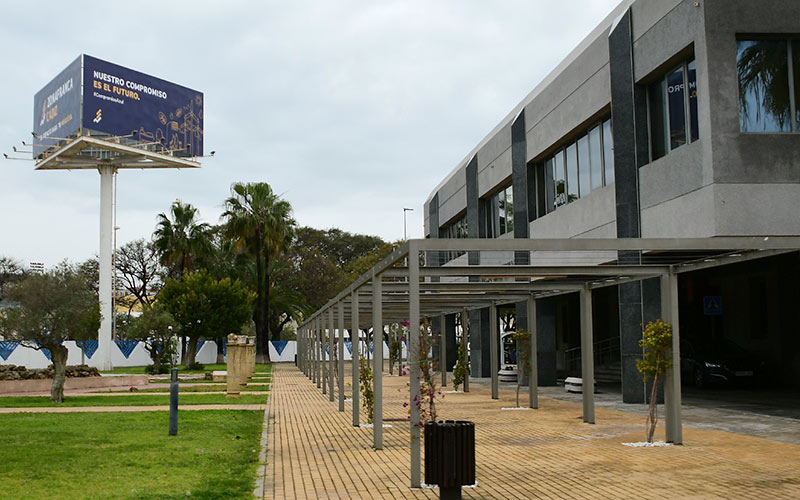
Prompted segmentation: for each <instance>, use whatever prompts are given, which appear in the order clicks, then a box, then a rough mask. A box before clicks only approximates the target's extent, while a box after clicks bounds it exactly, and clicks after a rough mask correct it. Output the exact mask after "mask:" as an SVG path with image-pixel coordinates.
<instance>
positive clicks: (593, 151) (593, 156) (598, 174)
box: [589, 125, 603, 189]
mask: <svg viewBox="0 0 800 500" xmlns="http://www.w3.org/2000/svg"><path fill="white" fill-rule="evenodd" d="M589 160H590V162H591V168H592V189H597V188H599V187H601V186H602V185H603V145H602V144H601V142H600V125H598V126H596V127H595V128H593V129H591V130H590V131H589Z"/></svg>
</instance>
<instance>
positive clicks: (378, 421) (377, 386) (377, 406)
mask: <svg viewBox="0 0 800 500" xmlns="http://www.w3.org/2000/svg"><path fill="white" fill-rule="evenodd" d="M381 284H382V283H381V276H380V275H378V274H375V273H373V274H372V340H373V342H372V345H373V351H372V361H373V368H372V396H373V400H374V402H373V407H372V447H373V448H375V449H376V450H382V449H383V372H382V371H381V366H383V349H380V350H379V349H377V348H375V345H376V343H375V339H377V338H378V335H379V334H380V335H381V338H382V337H383V335H382V333H381V332H383V307H382V304H381V295H382V290H381ZM367 350H368V351H369V342H367Z"/></svg>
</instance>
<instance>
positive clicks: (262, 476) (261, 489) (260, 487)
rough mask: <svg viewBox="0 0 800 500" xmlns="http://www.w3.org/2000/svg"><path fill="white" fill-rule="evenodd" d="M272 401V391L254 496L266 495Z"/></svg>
mask: <svg viewBox="0 0 800 500" xmlns="http://www.w3.org/2000/svg"><path fill="white" fill-rule="evenodd" d="M270 403H272V391H270V392H269V393H268V396H267V405H266V408H265V409H264V426H263V427H262V430H261V451H260V452H259V453H258V471H257V472H256V487H255V489H254V490H253V498H257V499H263V498H264V497H265V496H266V484H267V466H268V464H267V444H268V442H269V408H270Z"/></svg>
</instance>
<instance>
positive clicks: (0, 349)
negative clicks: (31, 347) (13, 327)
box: [0, 342, 19, 361]
mask: <svg viewBox="0 0 800 500" xmlns="http://www.w3.org/2000/svg"><path fill="white" fill-rule="evenodd" d="M18 345H19V344H17V343H16V342H0V358H3V361H6V360H8V357H9V356H11V353H12V352H14V349H16V348H17V346H18Z"/></svg>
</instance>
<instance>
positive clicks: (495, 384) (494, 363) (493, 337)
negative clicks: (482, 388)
mask: <svg viewBox="0 0 800 500" xmlns="http://www.w3.org/2000/svg"><path fill="white" fill-rule="evenodd" d="M498 336H499V332H498V328H497V306H496V305H495V304H492V305H491V306H489V350H490V351H491V353H490V354H491V357H490V359H491V368H492V399H499V398H500V394H499V393H500V390H499V381H498V378H497V372H498V371H499V370H500V353H499V349H500V347H499V344H500V342H499V340H500V339H499V338H498Z"/></svg>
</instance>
